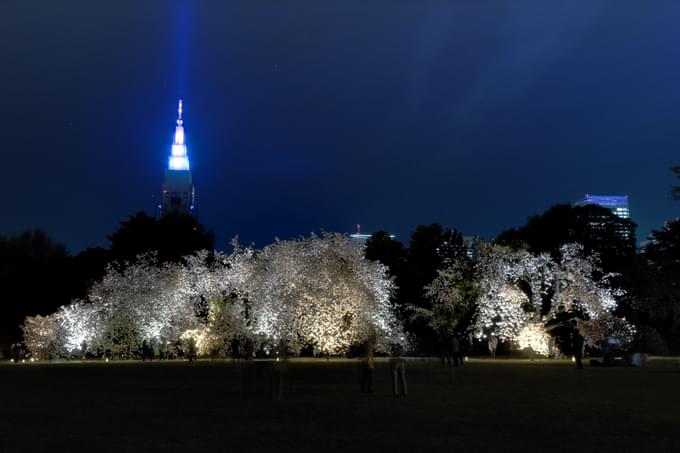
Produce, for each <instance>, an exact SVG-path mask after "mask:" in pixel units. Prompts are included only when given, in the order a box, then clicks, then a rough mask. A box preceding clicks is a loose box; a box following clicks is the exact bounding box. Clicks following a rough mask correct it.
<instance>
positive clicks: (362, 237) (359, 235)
mask: <svg viewBox="0 0 680 453" xmlns="http://www.w3.org/2000/svg"><path fill="white" fill-rule="evenodd" d="M371 236H372V235H371V234H363V233H362V232H361V225H360V224H358V223H357V232H356V233H354V234H350V235H349V237H350V238H352V240H353V241H357V242H361V243H362V244H363V243H365V242H366V241H368V239H369V238H370V237H371ZM389 236H390V239H394V238H396V236H395V235H393V234H390V235H389Z"/></svg>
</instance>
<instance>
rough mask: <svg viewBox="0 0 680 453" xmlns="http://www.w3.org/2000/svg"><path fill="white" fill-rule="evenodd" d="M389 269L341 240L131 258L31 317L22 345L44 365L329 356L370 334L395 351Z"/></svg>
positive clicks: (397, 332) (397, 331)
mask: <svg viewBox="0 0 680 453" xmlns="http://www.w3.org/2000/svg"><path fill="white" fill-rule="evenodd" d="M393 291H394V283H393V282H392V280H391V279H390V278H389V277H388V275H387V268H386V267H385V266H383V265H381V264H379V263H376V262H373V261H368V260H366V259H365V258H364V257H363V249H362V247H361V246H360V245H358V244H356V243H353V242H352V241H350V239H349V238H347V237H345V236H343V235H336V234H325V235H324V236H322V237H317V236H311V237H309V238H302V239H298V240H290V241H277V242H276V243H274V244H272V245H269V246H267V247H265V248H264V249H262V250H255V249H253V248H251V247H245V248H244V247H241V246H239V245H238V244H237V243H235V244H234V251H233V252H232V253H231V254H229V255H226V254H221V253H208V252H206V251H203V252H198V253H197V254H195V255H191V256H187V257H185V258H184V260H183V262H181V263H164V264H159V263H158V261H157V260H156V257H155V255H153V254H147V255H144V256H140V257H138V259H137V260H136V261H135V262H134V263H131V264H130V263H128V264H127V265H126V266H123V267H122V268H121V269H119V268H116V267H115V266H111V267H109V269H108V270H107V273H106V275H105V276H104V278H103V279H102V280H101V281H100V282H97V283H96V284H95V285H93V287H92V288H91V289H90V291H89V294H88V297H87V299H86V300H83V301H74V302H73V303H72V304H70V305H68V306H63V307H61V308H60V309H59V310H58V311H57V312H56V313H54V314H52V315H49V316H35V317H28V318H26V320H25V323H24V326H23V329H24V338H25V340H26V343H27V345H28V347H29V349H30V350H31V351H33V352H34V354H36V355H38V356H42V357H67V356H74V355H81V354H85V353H86V352H87V353H89V354H93V355H107V356H109V355H111V356H115V357H121V358H126V357H135V356H138V355H139V351H140V349H141V348H142V345H143V344H144V343H146V344H148V345H152V346H153V347H155V348H158V349H159V350H160V349H163V348H169V347H172V346H173V345H178V344H179V345H181V344H186V343H187V342H189V341H191V342H194V343H195V344H196V346H197V349H198V352H199V354H210V353H214V352H220V351H224V349H226V348H227V347H228V344H229V342H230V341H231V340H233V339H244V340H248V341H251V342H253V343H254V344H262V343H265V342H269V343H273V344H278V343H279V342H284V343H285V344H286V345H287V347H288V348H289V349H290V350H292V351H293V352H296V351H299V350H300V349H301V348H303V347H305V346H308V345H313V346H315V347H316V348H318V349H319V350H321V351H324V352H326V353H330V354H334V353H341V352H344V351H347V350H348V349H349V348H350V347H351V346H352V345H353V344H357V343H360V342H363V341H365V340H366V339H367V338H369V336H372V335H373V334H375V335H376V338H377V340H378V348H382V349H387V347H388V345H389V344H390V343H394V342H402V338H403V334H402V332H401V328H400V327H399V325H398V324H397V321H396V318H395V317H394V314H393V312H392V307H391V304H390V296H391V295H392V292H393Z"/></svg>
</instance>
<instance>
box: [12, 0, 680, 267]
mask: <svg viewBox="0 0 680 453" xmlns="http://www.w3.org/2000/svg"><path fill="white" fill-rule="evenodd" d="M678 24H680V2H678V1H677V0H667V1H664V0H655V1H639V0H636V1H625V0H611V1H598V0H582V1H564V0H555V1H551V0H535V1H521V0H508V1H496V0H441V1H436V0H430V1H428V0H423V1H415V0H389V1H388V0H373V1H359V0H356V1H355V0H342V1H322V2H319V1H317V0H309V1H295V0H294V1H285V2H284V1H279V0H261V1H260V0H258V1H253V0H243V1H223V0H212V1H208V0H205V1H183V2H172V1H168V0H145V1H138V0H125V1H122V0H117V1H115V2H93V1H91V0H82V1H71V0H60V1H51V0H44V1H31V0H3V1H2V13H0V141H1V149H2V156H3V159H2V176H1V177H0V194H1V195H2V205H1V206H2V211H1V212H2V213H1V214H0V234H12V233H18V232H20V231H21V230H23V229H26V228H35V227H42V228H44V229H45V230H46V231H47V233H48V234H49V235H50V236H51V237H53V238H54V239H55V240H57V241H60V242H64V243H65V244H66V245H67V247H68V248H69V250H70V251H71V252H73V253H76V252H78V251H80V250H82V249H84V248H85V247H89V246H97V245H102V246H106V245H107V244H108V242H107V240H106V235H108V234H110V233H111V232H112V231H113V230H115V228H116V227H117V224H118V222H119V221H120V220H123V219H125V218H126V217H127V216H128V215H130V214H133V213H135V212H137V211H139V210H146V211H147V212H149V213H150V214H153V213H154V206H155V205H156V204H157V203H158V195H159V192H160V187H161V184H162V179H163V170H164V166H165V164H166V159H167V156H168V154H169V151H170V144H171V142H172V134H173V132H174V121H175V118H176V103H177V99H178V98H179V97H182V98H183V99H184V119H185V126H186V132H187V143H188V146H189V156H190V159H191V164H192V170H193V176H194V182H195V185H196V190H197V200H198V207H199V210H200V211H199V212H200V220H201V222H202V223H204V224H205V225H206V226H208V227H211V228H213V229H214V230H215V233H216V234H217V236H218V246H219V247H220V248H225V247H226V246H227V243H228V242H229V240H230V238H231V237H233V236H234V235H236V234H239V235H240V238H241V241H242V242H245V243H249V242H251V241H254V242H255V243H257V244H258V245H264V244H266V243H269V242H271V241H272V240H273V238H274V237H275V236H277V237H280V238H289V237H294V236H298V235H303V234H305V235H306V234H309V233H310V232H311V231H319V230H321V229H326V230H331V231H344V232H350V231H352V230H353V228H354V225H355V224H356V223H361V224H362V225H363V230H364V232H370V231H372V230H377V229H385V230H388V231H390V232H392V233H395V234H397V236H398V237H399V239H402V240H407V238H408V234H409V232H410V231H412V230H413V228H414V227H415V226H416V225H418V224H425V223H432V222H439V223H441V224H443V225H444V226H448V227H455V228H458V229H459V230H461V231H462V232H463V233H464V234H466V235H472V234H480V235H481V236H482V237H485V238H486V239H491V238H492V237H493V236H494V235H496V234H498V233H499V232H501V231H502V230H504V229H506V228H509V227H513V226H515V227H516V226H520V225H522V224H523V223H524V221H525V220H526V218H527V216H529V215H532V214H537V213H540V212H542V211H544V210H545V209H547V208H548V207H549V206H551V205H552V204H555V203H560V202H562V203H564V202H573V201H575V200H577V199H578V198H580V197H581V196H582V195H583V194H584V193H586V192H588V193H591V194H628V195H629V196H630V202H631V214H632V217H633V220H634V221H636V222H637V223H638V224H639V225H640V229H639V230H638V239H639V240H642V239H644V236H646V234H647V233H648V231H649V230H650V228H658V227H660V226H661V225H662V224H663V221H664V220H666V219H670V218H674V217H676V216H677V215H678V212H679V211H680V203H678V202H675V204H674V202H673V201H671V200H670V196H669V192H670V187H671V186H672V185H673V183H674V180H673V176H672V174H671V172H670V171H669V167H670V166H672V165H680V46H679V45H678V43H680V26H678Z"/></svg>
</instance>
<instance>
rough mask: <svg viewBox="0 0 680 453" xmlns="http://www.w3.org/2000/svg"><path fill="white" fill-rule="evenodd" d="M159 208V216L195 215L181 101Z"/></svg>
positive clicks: (194, 200)
mask: <svg viewBox="0 0 680 453" xmlns="http://www.w3.org/2000/svg"><path fill="white" fill-rule="evenodd" d="M159 208H160V215H161V216H164V215H167V214H170V213H175V214H188V215H191V216H195V215H196V191H195V190H194V184H193V182H192V180H191V169H190V167H189V156H188V155H187V145H186V144H185V143H184V125H183V121H182V100H181V99H180V101H179V108H178V109H177V126H176V127H175V139H174V141H173V143H172V149H171V151H170V157H169V158H168V168H167V169H166V170H165V180H164V182H163V189H162V194H161V204H160V205H159Z"/></svg>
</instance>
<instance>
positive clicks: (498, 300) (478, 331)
mask: <svg viewBox="0 0 680 453" xmlns="http://www.w3.org/2000/svg"><path fill="white" fill-rule="evenodd" d="M456 272H457V271H456V269H449V270H445V271H441V272H440V273H439V276H438V277H437V279H435V281H434V282H433V284H431V285H430V286H429V287H428V288H427V289H428V291H429V293H428V294H429V295H430V297H432V299H433V306H434V307H435V309H436V308H437V306H438V304H439V305H441V304H442V303H444V304H448V306H449V309H448V310H449V312H451V311H454V312H455V310H462V309H465V308H466V307H465V306H464V305H463V298H462V297H461V296H460V287H459V286H457V285H460V279H457V278H455V275H456ZM475 272H476V277H475V280H476V285H477V294H478V295H477V299H476V305H475V307H474V315H473V319H472V323H471V327H470V329H471V331H472V333H473V334H474V336H475V337H476V338H478V339H482V338H486V337H488V336H492V335H493V336H495V337H498V339H499V340H501V341H512V342H515V343H516V344H518V345H519V346H520V348H525V347H527V348H530V349H532V350H534V351H535V352H537V353H539V354H543V355H548V353H549V351H550V350H551V347H550V346H551V345H550V341H551V338H550V335H548V334H547V333H546V330H545V325H546V323H547V322H549V321H550V320H551V319H553V317H554V316H555V315H556V314H557V313H558V311H564V310H566V311H572V312H576V313H579V315H580V317H581V318H582V319H581V320H580V321H579V322H578V323H577V325H575V326H574V327H575V328H577V329H578V330H579V332H580V334H581V335H583V336H584V337H585V338H586V341H587V342H588V344H589V345H591V346H598V345H601V344H602V342H603V341H605V340H606V339H607V338H616V340H617V341H619V342H621V343H625V342H629V341H631V340H632V336H633V334H634V332H635V331H634V329H633V327H632V326H631V325H630V324H629V323H628V322H626V320H625V319H621V318H617V317H615V316H614V310H615V309H616V306H617V302H616V298H617V297H619V296H621V295H623V293H622V291H619V290H616V289H614V288H612V287H610V285H609V280H610V278H611V277H612V275H603V276H601V277H600V278H597V279H596V278H595V276H596V275H601V270H600V268H599V267H598V265H597V260H596V258H595V257H593V256H584V253H583V247H582V246H580V245H578V244H567V245H564V246H562V248H561V249H560V257H559V259H558V260H554V259H553V258H551V257H550V256H549V255H548V254H540V255H533V254H531V253H529V252H527V251H525V250H511V249H510V248H506V247H501V246H489V245H485V246H482V247H480V248H479V250H478V257H477V262H476V269H475ZM436 314H437V312H436V310H435V312H434V315H435V321H436V318H437V316H436ZM440 322H442V321H440Z"/></svg>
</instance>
